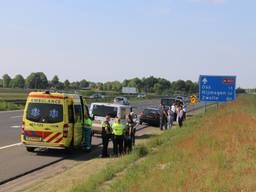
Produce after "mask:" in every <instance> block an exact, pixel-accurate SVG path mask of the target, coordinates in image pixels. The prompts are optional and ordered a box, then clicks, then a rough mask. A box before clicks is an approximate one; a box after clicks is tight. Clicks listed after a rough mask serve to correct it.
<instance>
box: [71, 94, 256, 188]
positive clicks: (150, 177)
mask: <svg viewBox="0 0 256 192" xmlns="http://www.w3.org/2000/svg"><path fill="white" fill-rule="evenodd" d="M255 125H256V97H255V96H243V97H239V98H238V100H237V101H236V102H234V103H229V104H227V105H221V106H220V107H219V109H218V111H217V110H216V108H215V109H214V108H212V109H210V110H208V111H207V113H206V114H203V115H202V114H200V115H197V116H194V117H193V118H191V119H190V120H188V121H187V122H186V123H185V126H184V127H183V128H181V129H174V130H170V131H167V132H166V133H164V134H163V135H161V136H156V137H154V138H152V139H150V141H149V142H148V143H147V144H146V145H143V146H140V147H138V148H137V150H135V152H134V153H132V154H131V155H128V156H125V157H123V158H121V159H118V160H117V161H114V162H113V163H112V164H110V165H109V166H108V167H107V168H106V169H103V170H101V171H98V173H96V174H94V175H93V176H92V177H91V178H90V179H89V180H87V181H85V182H84V183H80V184H78V185H77V186H76V187H74V188H73V190H72V191H73V192H80V191H120V192H123V191H127V192H128V191H138V192H139V191H147V192H148V191H149V192H151V191H152V192H153V191H157V192H159V191H191V192H192V191H207V192H208V191H223V192H224V191H256V182H255V181H256V174H255V173H256V131H255ZM141 157H144V158H142V159H141Z"/></svg>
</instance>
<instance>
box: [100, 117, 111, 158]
mask: <svg viewBox="0 0 256 192" xmlns="http://www.w3.org/2000/svg"><path fill="white" fill-rule="evenodd" d="M101 128H102V131H101V137H102V145H103V147H102V153H101V157H102V158H105V157H109V154H108V144H109V140H112V128H111V125H110V115H106V119H105V121H104V122H102V124H101Z"/></svg>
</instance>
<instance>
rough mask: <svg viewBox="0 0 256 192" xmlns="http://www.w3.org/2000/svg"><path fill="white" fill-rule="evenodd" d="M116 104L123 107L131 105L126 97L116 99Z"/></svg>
mask: <svg viewBox="0 0 256 192" xmlns="http://www.w3.org/2000/svg"><path fill="white" fill-rule="evenodd" d="M114 103H118V104H121V105H129V102H128V99H127V98H126V97H115V99H114Z"/></svg>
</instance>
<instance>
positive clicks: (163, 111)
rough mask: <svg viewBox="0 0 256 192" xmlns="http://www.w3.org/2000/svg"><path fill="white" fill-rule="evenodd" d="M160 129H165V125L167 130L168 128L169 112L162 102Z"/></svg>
mask: <svg viewBox="0 0 256 192" xmlns="http://www.w3.org/2000/svg"><path fill="white" fill-rule="evenodd" d="M159 111H160V130H161V131H162V130H163V127H165V130H167V116H168V115H167V112H166V109H165V106H164V105H163V104H162V103H161V104H160V108H159Z"/></svg>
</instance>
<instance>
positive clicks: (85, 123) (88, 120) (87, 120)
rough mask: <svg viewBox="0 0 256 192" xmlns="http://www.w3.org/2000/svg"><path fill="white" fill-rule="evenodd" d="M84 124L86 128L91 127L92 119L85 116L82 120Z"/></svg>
mask: <svg viewBox="0 0 256 192" xmlns="http://www.w3.org/2000/svg"><path fill="white" fill-rule="evenodd" d="M84 125H85V126H86V127H87V128H91V127H92V120H91V119H90V118H87V119H85V120H84Z"/></svg>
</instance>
